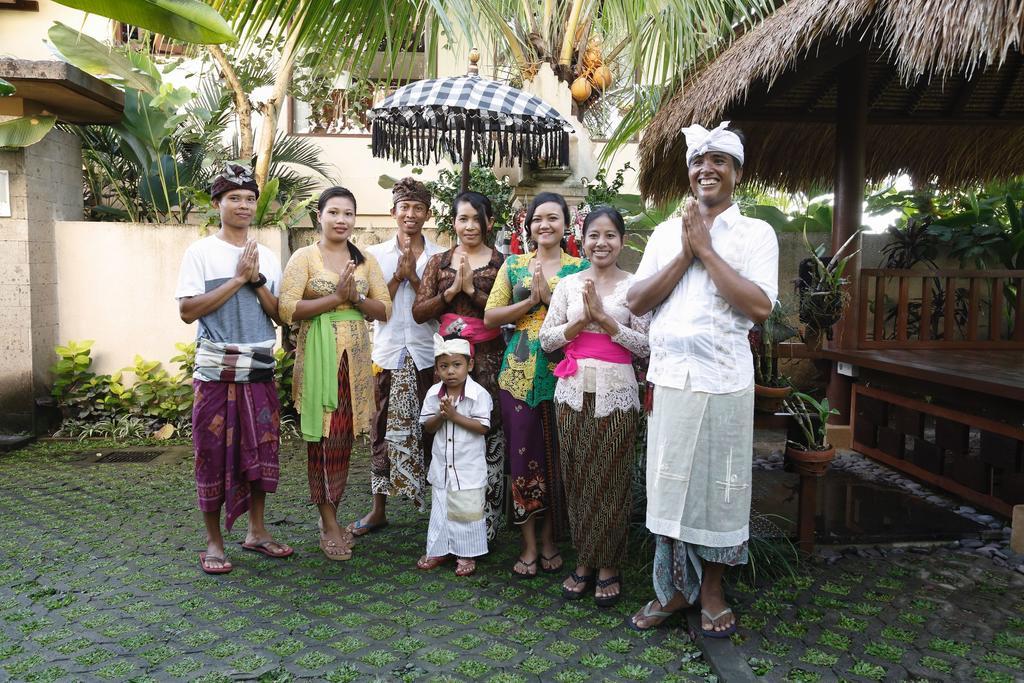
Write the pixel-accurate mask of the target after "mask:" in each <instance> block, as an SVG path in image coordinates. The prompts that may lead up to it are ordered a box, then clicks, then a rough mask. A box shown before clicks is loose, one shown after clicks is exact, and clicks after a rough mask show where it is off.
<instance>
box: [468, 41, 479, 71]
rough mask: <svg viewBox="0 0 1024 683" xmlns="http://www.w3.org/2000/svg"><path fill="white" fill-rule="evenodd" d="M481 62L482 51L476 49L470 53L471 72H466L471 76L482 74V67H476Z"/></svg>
mask: <svg viewBox="0 0 1024 683" xmlns="http://www.w3.org/2000/svg"><path fill="white" fill-rule="evenodd" d="M479 61H480V50H478V49H476V48H475V47H474V48H472V49H470V51H469V70H468V71H467V72H466V73H467V74H469V75H473V74H477V73H479V72H480V67H478V66H477V65H476V63H477V62H479Z"/></svg>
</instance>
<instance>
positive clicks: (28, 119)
mask: <svg viewBox="0 0 1024 683" xmlns="http://www.w3.org/2000/svg"><path fill="white" fill-rule="evenodd" d="M55 123H57V117H56V116H23V117H21V118H20V119H14V120H12V121H4V122H3V123H0V149H4V148H18V147H28V146H29V145H34V144H36V143H37V142H39V141H40V140H42V139H43V138H44V137H46V134H47V133H49V132H50V129H51V128H53V125H54V124H55Z"/></svg>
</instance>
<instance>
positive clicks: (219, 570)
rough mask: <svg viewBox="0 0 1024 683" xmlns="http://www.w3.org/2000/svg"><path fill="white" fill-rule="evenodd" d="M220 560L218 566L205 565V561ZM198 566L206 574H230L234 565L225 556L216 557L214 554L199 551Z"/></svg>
mask: <svg viewBox="0 0 1024 683" xmlns="http://www.w3.org/2000/svg"><path fill="white" fill-rule="evenodd" d="M207 560H210V561H211V562H220V566H219V567H207V566H206V561H207ZM199 567H200V569H202V570H203V571H204V572H206V573H207V574H230V573H231V570H232V569H234V566H232V564H231V563H230V562H228V558H226V557H217V556H216V555H207V554H206V553H199Z"/></svg>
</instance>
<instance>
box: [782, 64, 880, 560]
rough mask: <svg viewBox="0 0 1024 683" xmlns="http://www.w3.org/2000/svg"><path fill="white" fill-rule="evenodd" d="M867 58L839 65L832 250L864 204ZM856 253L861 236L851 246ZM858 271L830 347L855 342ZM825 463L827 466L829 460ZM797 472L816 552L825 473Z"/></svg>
mask: <svg viewBox="0 0 1024 683" xmlns="http://www.w3.org/2000/svg"><path fill="white" fill-rule="evenodd" d="M867 66H868V56H867V50H866V49H865V50H864V51H861V52H859V53H858V54H857V55H856V56H854V57H852V58H851V59H850V60H849V61H847V62H845V63H844V64H843V65H842V66H840V67H839V74H838V93H837V94H838V97H837V101H836V176H835V204H834V208H833V212H832V253H833V254H836V253H837V252H838V250H839V248H840V247H842V246H843V244H845V243H846V241H847V240H848V239H849V238H850V236H851V235H853V234H854V233H855V232H856V231H857V230H859V229H860V224H861V214H862V208H861V207H862V204H863V202H864V146H865V144H866V142H867V139H866V136H867V127H868V126H867V123H868V69H867ZM852 248H853V250H855V251H857V252H859V251H860V240H859V239H858V240H857V243H856V244H855V245H853V247H852ZM859 270H860V256H859V253H858V255H855V256H853V257H852V258H851V259H850V261H849V262H848V263H847V266H846V271H845V273H846V274H847V276H848V277H849V279H850V282H849V284H848V285H847V287H848V289H849V292H850V306H849V308H847V310H846V312H845V313H844V315H843V318H842V320H840V321H839V322H838V323H837V324H836V326H835V330H834V332H835V334H834V335H833V340H834V341H833V346H834V347H836V348H839V349H852V348H856V346H857V308H858V307H857V273H858V271H859ZM836 365H837V364H836V363H833V364H832V374H831V376H830V377H829V382H828V403H829V405H830V406H832V407H834V408H837V409H838V410H839V415H836V416H834V417H833V418H832V419H831V420H830V422H832V423H833V424H836V425H849V424H850V388H851V387H850V378H849V377H846V376H844V375H840V374H839V373H838V372H836ZM825 467H828V465H827V463H826V464H825ZM797 471H798V472H799V473H800V497H799V512H798V516H799V520H798V523H797V537H798V540H799V545H800V550H801V551H803V552H805V553H808V554H810V553H812V552H813V551H814V527H815V519H816V518H817V513H818V510H817V508H818V479H819V478H821V477H822V476H823V475H824V474H825V470H824V468H821V470H820V471H817V470H812V469H811V468H806V467H798V468H797Z"/></svg>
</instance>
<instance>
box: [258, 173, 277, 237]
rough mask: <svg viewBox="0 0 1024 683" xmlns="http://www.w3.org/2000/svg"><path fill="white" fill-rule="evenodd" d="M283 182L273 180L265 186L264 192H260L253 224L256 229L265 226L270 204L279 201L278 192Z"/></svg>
mask: <svg viewBox="0 0 1024 683" xmlns="http://www.w3.org/2000/svg"><path fill="white" fill-rule="evenodd" d="M280 184H281V181H280V180H278V179H277V178H271V179H270V180H268V181H267V184H266V185H264V186H263V191H262V192H260V198H259V199H258V200H257V202H256V215H255V216H253V221H252V224H253V225H254V226H256V227H260V226H262V225H263V221H264V219H265V218H266V216H267V210H268V209H270V203H271V202H272V201H274V200H275V199H277V190H278V187H279V186H280Z"/></svg>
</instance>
